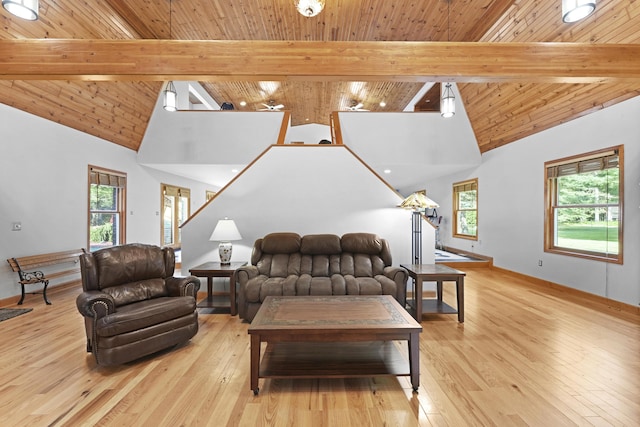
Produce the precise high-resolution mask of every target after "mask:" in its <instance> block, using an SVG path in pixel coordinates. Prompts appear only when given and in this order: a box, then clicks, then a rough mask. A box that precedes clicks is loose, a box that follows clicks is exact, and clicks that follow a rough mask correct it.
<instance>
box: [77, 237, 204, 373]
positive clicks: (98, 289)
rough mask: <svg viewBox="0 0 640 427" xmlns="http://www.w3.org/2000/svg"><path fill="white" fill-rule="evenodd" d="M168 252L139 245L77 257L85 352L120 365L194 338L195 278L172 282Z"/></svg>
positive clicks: (171, 253) (105, 362)
mask: <svg viewBox="0 0 640 427" xmlns="http://www.w3.org/2000/svg"><path fill="white" fill-rule="evenodd" d="M174 270H175V253H174V251H173V249H172V248H160V247H158V246H152V245H144V244H139V243H134V244H127V245H122V246H114V247H111V248H105V249H101V250H99V251H96V252H93V253H87V254H83V255H81V256H80V271H81V274H82V288H83V290H84V292H82V294H80V295H78V298H77V299H76V305H77V307H78V310H79V311H80V313H81V314H82V315H83V316H84V318H85V328H86V333H87V351H88V352H91V353H93V355H94V356H95V359H96V362H97V363H98V364H99V365H119V364H123V363H126V362H129V361H132V360H135V359H138V358H140V357H143V356H147V355H149V354H153V353H156V352H158V351H160V350H164V349H167V348H169V347H172V346H175V345H178V344H181V343H184V342H186V341H188V340H189V339H191V337H193V336H194V335H195V334H196V333H197V332H198V312H197V310H196V296H197V293H198V290H199V289H200V280H199V279H198V278H197V277H194V276H189V277H173V273H174Z"/></svg>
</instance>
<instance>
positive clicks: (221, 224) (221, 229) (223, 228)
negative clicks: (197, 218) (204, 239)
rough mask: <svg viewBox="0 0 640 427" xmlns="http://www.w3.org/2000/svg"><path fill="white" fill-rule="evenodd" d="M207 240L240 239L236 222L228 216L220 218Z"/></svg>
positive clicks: (226, 240)
mask: <svg viewBox="0 0 640 427" xmlns="http://www.w3.org/2000/svg"><path fill="white" fill-rule="evenodd" d="M209 240H211V241H214V242H230V241H232V240H242V236H241V235H240V231H238V227H236V223H235V222H234V221H233V220H232V219H229V218H225V219H220V220H218V223H217V224H216V228H214V229H213V233H211V237H209Z"/></svg>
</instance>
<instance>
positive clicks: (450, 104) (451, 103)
mask: <svg viewBox="0 0 640 427" xmlns="http://www.w3.org/2000/svg"><path fill="white" fill-rule="evenodd" d="M455 114H456V97H455V96H454V95H453V89H451V83H447V84H446V85H444V87H443V88H442V98H440V115H441V116H442V117H444V118H446V119H448V118H449V117H453V116H454V115H455Z"/></svg>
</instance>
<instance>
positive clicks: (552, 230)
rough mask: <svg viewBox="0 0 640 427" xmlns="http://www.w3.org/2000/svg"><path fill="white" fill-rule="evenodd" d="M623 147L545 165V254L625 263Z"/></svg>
mask: <svg viewBox="0 0 640 427" xmlns="http://www.w3.org/2000/svg"><path fill="white" fill-rule="evenodd" d="M622 160H623V146H617V147H612V148H608V149H605V150H600V151H594V152H591V153H586V154H583V155H580V156H574V157H570V158H566V159H560V160H554V161H551V162H546V163H545V171H546V179H545V201H546V209H545V221H544V222H545V224H544V225H545V235H544V249H545V251H546V252H555V253H561V254H564V255H573V256H579V257H583V258H590V259H596V260H602V261H608V262H616V263H620V264H621V263H622V199H623V197H622V194H623V192H622V189H623V175H624V174H623V161H622Z"/></svg>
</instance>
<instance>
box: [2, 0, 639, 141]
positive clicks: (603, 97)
mask: <svg viewBox="0 0 640 427" xmlns="http://www.w3.org/2000/svg"><path fill="white" fill-rule="evenodd" d="M560 7H561V6H560V0H535V1H534V0H529V1H525V0H521V1H519V0H482V1H480V0H449V1H447V0H397V1H376V0H327V4H326V6H325V9H324V11H323V12H322V13H320V14H319V15H318V16H316V17H313V18H306V17H303V16H301V15H300V14H299V13H298V12H297V11H296V10H295V8H294V6H293V4H292V0H251V1H249V0H209V1H205V0H140V1H136V2H131V1H129V2H127V1H124V0H105V1H98V2H93V1H91V2H89V1H77V0H76V1H64V2H63V1H59V0H40V17H39V19H38V20H37V21H34V22H30V21H24V20H21V19H19V18H16V17H13V16H12V15H10V14H8V13H7V12H6V11H5V10H4V9H2V10H1V12H0V24H1V25H0V51H2V50H3V48H4V52H2V53H3V55H2V56H3V59H6V58H8V60H10V61H13V63H12V64H14V65H15V64H16V63H18V64H20V60H19V59H16V58H17V57H18V56H19V55H20V52H18V50H19V48H20V45H19V44H18V43H19V41H21V40H24V39H27V40H40V39H73V40H88V41H95V40H118V41H122V40H139V39H160V40H180V41H185V40H193V41H196V40H197V41H203V40H218V41H295V42H310V41H322V42H368V41H373V42H391V41H399V42H434V43H435V44H442V45H443V46H445V47H446V46H447V45H448V46H450V47H451V48H452V49H453V48H455V46H456V45H455V44H448V42H483V43H496V44H498V43H499V44H505V43H523V44H524V45H522V46H523V49H526V48H528V47H529V46H530V45H529V44H531V43H538V42H543V43H550V42H561V43H569V42H571V43H585V44H594V45H607V46H613V45H637V44H640V31H638V28H640V1H637V0H630V1H614V0H598V2H597V9H596V12H595V13H594V14H593V15H591V16H590V17H588V18H587V19H585V20H584V21H581V22H579V23H574V24H564V23H563V22H562V21H561V19H560ZM7 40H9V41H12V43H11V44H5V45H2V44H1V43H2V41H7ZM62 42H64V40H61V43H62ZM444 42H447V43H444ZM47 43H48V44H47V45H46V48H47V49H48V50H49V51H52V52H56V40H47ZM194 43H196V42H194ZM407 45H408V46H410V45H411V44H410V43H408V44H407ZM3 46H4V47H3ZM61 46H62V44H61ZM87 46H91V45H87ZM245 46H247V45H246V44H243V45H242V47H245ZM458 46H459V45H458ZM85 47H86V46H85ZM264 47H265V44H263V43H256V44H255V50H252V49H247V50H246V51H241V52H238V53H236V55H238V56H239V57H241V58H242V57H244V58H246V61H247V63H249V62H251V60H252V59H254V62H256V61H262V60H263V58H262V57H260V54H261V49H263V48H264ZM356 47H357V46H356ZM144 48H145V46H140V49H141V50H144ZM8 49H12V50H13V51H12V52H10V53H7V52H6V50H8ZM176 49H178V50H179V49H180V46H178V47H177V48H176ZM319 50H320V49H315V50H314V52H318V51H319ZM172 52H173V51H172ZM345 52H346V51H345ZM410 52H411V50H407V55H408V60H409V61H410V60H411V59H412V58H411V53H410ZM634 52H636V50H634ZM119 53H120V52H118V45H115V47H114V48H113V52H112V58H114V59H112V62H117V61H118V57H119V56H118V55H119ZM85 54H86V55H87V56H91V55H92V52H85ZM361 54H362V55H363V56H365V55H368V53H367V52H366V49H365V48H363V49H362V53H361ZM178 55H179V53H176V54H175V56H174V57H175V58H178ZM345 55H347V53H345ZM357 55H358V53H356V56H357ZM452 55H453V54H452ZM62 56H64V55H62ZM254 56H257V57H258V59H257V60H256V59H255V58H253V57H254ZM172 58H173V57H172V56H171V55H166V56H162V55H161V54H160V55H158V62H160V63H165V64H167V67H168V68H170V65H171V64H172V63H173V61H172ZM505 58H506V57H505ZM213 59H215V58H213ZM288 59H289V57H287V56H286V55H285V54H283V55H282V57H281V62H283V63H284V64H279V65H280V66H281V67H285V68H286V67H287V65H288V63H287V61H288ZM415 59H416V61H418V59H422V60H424V59H425V58H418V57H416V58H415ZM429 59H430V61H428V62H429V64H430V65H431V70H430V71H429V72H428V73H427V72H426V71H425V75H424V78H419V76H418V77H416V76H415V75H411V76H408V75H407V74H408V73H406V72H405V70H404V69H402V68H400V67H399V68H398V70H397V75H392V73H391V72H387V73H386V74H385V75H384V76H379V77H375V68H376V67H375V66H371V64H375V58H369V59H368V62H367V64H370V69H371V70H372V72H371V73H370V74H371V75H368V74H369V73H362V75H358V73H354V74H353V75H349V78H345V77H344V76H328V75H327V74H330V73H325V77H326V78H318V76H315V77H314V78H311V77H310V78H308V79H305V78H304V73H302V72H299V73H298V74H296V76H295V78H280V77H278V76H276V77H274V78H273V79H268V78H267V77H268V73H263V74H260V75H258V74H259V73H258V74H256V76H255V78H249V77H247V76H246V75H243V77H238V76H235V77H230V75H224V76H223V75H216V74H206V75H202V73H198V72H197V71H198V70H195V71H194V74H195V75H198V80H199V81H200V83H201V84H202V86H203V87H204V88H205V89H206V90H207V91H208V92H209V94H210V95H211V96H212V97H213V98H214V99H215V100H216V102H218V104H221V103H223V102H231V103H233V104H234V105H235V108H236V109H238V110H246V111H255V110H258V109H260V108H263V106H262V104H263V103H268V102H269V101H270V100H273V101H275V103H277V104H284V105H285V108H286V109H287V110H290V111H291V117H292V119H291V120H292V124H293V125H294V126H295V125H301V124H307V123H321V124H328V122H329V114H330V113H331V112H332V111H341V110H345V109H346V108H348V107H349V106H350V105H351V103H352V102H353V101H355V102H359V103H360V102H361V103H363V104H364V108H366V109H368V110H371V111H403V110H405V109H407V108H410V109H411V110H413V109H414V107H415V106H414V105H410V104H411V101H412V100H413V99H414V97H416V95H417V94H418V93H419V92H420V90H421V88H422V87H423V85H424V82H428V81H456V82H457V85H458V90H459V93H460V95H461V98H462V99H461V102H462V104H464V108H465V109H466V112H467V115H468V117H469V119H470V121H471V126H472V128H473V131H474V133H475V136H476V139H477V141H478V145H479V148H480V151H481V152H486V151H488V150H491V149H493V148H496V147H499V146H502V145H504V144H508V143H510V142H513V141H516V140H518V139H521V138H523V137H525V136H528V135H531V134H534V133H536V132H540V131H542V130H544V129H548V128H550V127H553V126H556V125H558V124H561V123H563V122H566V121H569V120H572V119H574V118H577V117H580V116H582V115H585V114H589V113H590V112H593V111H595V110H598V109H601V108H604V107H606V106H609V105H612V104H615V103H617V102H620V101H623V100H625V99H629V98H631V97H634V96H638V95H640V79H638V78H631V79H626V80H625V79H611V80H608V79H600V80H595V81H592V80H590V81H586V80H585V81H584V82H582V81H579V80H576V79H573V80H572V79H563V78H562V76H559V77H558V78H557V79H550V78H548V77H547V78H545V79H532V80H531V81H526V80H523V79H522V78H514V79H512V80H509V79H508V78H504V76H502V78H500V79H494V80H492V79H491V78H478V79H474V78H473V76H472V75H470V71H469V70H468V69H467V70H465V66H466V64H465V61H464V60H462V61H460V64H459V67H460V69H461V75H465V78H456V76H455V73H449V74H446V73H444V74H443V75H441V76H438V75H437V72H436V71H434V70H437V61H438V60H439V59H438V58H437V57H434V58H429ZM561 59H562V58H558V60H561ZM610 59H611V58H610V57H606V59H605V60H604V61H605V62H608V61H609V60H610ZM31 60H32V61H33V58H31ZM440 60H442V61H444V62H446V61H447V57H446V56H445V57H441V58H440ZM594 61H595V60H594ZM551 62H553V60H551ZM241 63H242V61H240V62H238V60H237V58H236V61H235V62H233V63H232V64H231V66H233V67H235V68H236V69H239V68H242V66H241ZM381 63H382V60H381ZM222 65H224V64H222ZM239 65H240V66H239ZM449 65H451V62H450V63H449ZM499 65H500V64H498V63H496V62H492V60H491V59H489V58H487V60H486V63H485V64H484V65H483V66H484V67H485V68H486V69H490V68H491V67H496V66H499ZM605 65H606V64H605ZM49 66H50V64H49V62H48V60H47V58H46V57H42V60H41V61H40V63H39V64H38V67H39V71H38V72H34V74H33V75H27V74H29V73H30V72H31V69H29V68H27V67H23V68H20V67H19V66H18V68H19V69H21V70H24V74H21V73H20V72H18V73H4V72H3V71H2V68H3V66H2V60H1V59H0V102H2V103H4V104H7V105H10V106H12V107H15V108H18V109H21V110H24V111H27V112H29V113H32V114H35V115H37V116H40V117H44V118H46V119H49V120H53V121H55V122H58V123H61V124H63V125H66V126H69V127H72V128H75V129H78V130H80V131H83V132H86V133H89V134H91V135H95V136H97V137H100V138H104V139H106V140H108V141H111V142H113V143H115V144H119V145H122V146H124V147H128V148H131V149H133V150H138V148H139V147H140V143H141V141H142V138H143V136H144V133H145V130H146V127H147V124H148V122H149V119H150V116H151V114H152V111H153V108H154V106H155V103H156V100H157V97H158V95H159V93H160V91H161V90H162V87H163V80H166V79H168V78H170V77H172V76H163V75H162V73H157V75H155V78H154V77H153V76H152V77H149V76H147V77H146V78H140V79H136V78H135V77H131V75H128V76H122V75H121V76H120V77H118V76H116V77H113V76H112V75H110V76H103V77H102V78H101V77H100V76H99V75H98V76H95V75H93V76H86V75H85V76H73V77H72V76H71V74H73V73H67V74H69V77H66V78H65V77H64V76H63V77H62V78H61V77H60V76H59V75H58V76H53V72H51V73H52V75H51V76H49V77H50V78H49V77H47V72H48V71H47V70H48V67H49ZM82 66H83V64H82V63H78V67H79V68H82ZM158 66H160V65H158ZM291 66H292V67H295V65H291ZM194 67H195V66H194ZM585 67H588V62H585ZM32 68H34V67H32ZM576 68H579V67H576ZM6 69H8V68H6ZM343 71H344V68H343ZM617 72H619V70H616V67H615V66H614V65H611V69H610V73H611V75H615V74H616V73H617ZM633 72H636V73H637V70H636V71H633ZM318 73H319V74H320V73H322V70H321V69H320V71H318ZM94 74H95V73H94ZM97 74H99V73H97ZM168 74H171V73H168ZM294 74H295V70H294ZM343 74H345V73H343ZM414 74H415V73H414ZM34 76H35V77H34ZM38 76H41V77H38ZM635 76H637V74H635ZM241 101H245V102H246V103H247V105H246V106H240V102H241ZM381 101H384V102H385V103H386V105H385V106H384V107H381V106H380V102H381ZM419 107H420V106H418V109H420V108H419Z"/></svg>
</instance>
